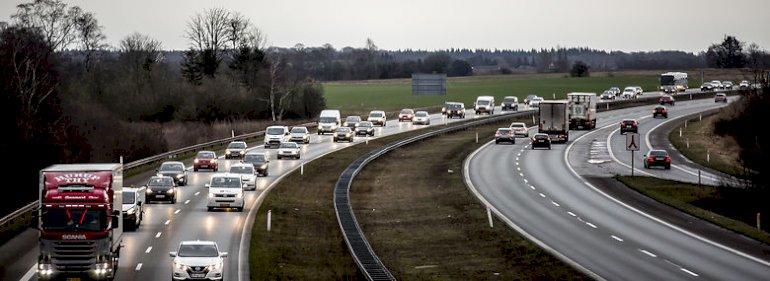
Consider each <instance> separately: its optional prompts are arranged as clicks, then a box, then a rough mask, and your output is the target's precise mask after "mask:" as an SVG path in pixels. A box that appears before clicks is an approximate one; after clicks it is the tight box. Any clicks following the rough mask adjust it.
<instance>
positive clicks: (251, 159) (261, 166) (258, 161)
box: [241, 152, 270, 177]
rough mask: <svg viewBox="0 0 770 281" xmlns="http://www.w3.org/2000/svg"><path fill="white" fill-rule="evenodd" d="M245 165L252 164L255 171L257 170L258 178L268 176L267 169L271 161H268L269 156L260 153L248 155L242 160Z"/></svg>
mask: <svg viewBox="0 0 770 281" xmlns="http://www.w3.org/2000/svg"><path fill="white" fill-rule="evenodd" d="M241 162H243V163H244V164H251V165H252V166H254V169H255V170H257V176H263V177H266V176H267V167H268V163H270V160H269V159H267V155H265V154H264V153H259V152H250V153H246V155H244V156H243V160H241Z"/></svg>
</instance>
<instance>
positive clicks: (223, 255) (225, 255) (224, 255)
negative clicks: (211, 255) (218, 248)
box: [219, 252, 227, 258]
mask: <svg viewBox="0 0 770 281" xmlns="http://www.w3.org/2000/svg"><path fill="white" fill-rule="evenodd" d="M219 256H220V257H223V258H226V257H227V252H221V253H219Z"/></svg>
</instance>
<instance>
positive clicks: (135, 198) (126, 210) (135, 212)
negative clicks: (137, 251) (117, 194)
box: [123, 187, 146, 230]
mask: <svg viewBox="0 0 770 281" xmlns="http://www.w3.org/2000/svg"><path fill="white" fill-rule="evenodd" d="M145 189H146V188H145V187H140V188H135V187H124V188H123V228H124V229H134V230H135V229H137V228H139V225H140V224H142V218H144V209H143V206H142V205H143V204H144V196H145V191H144V190H145Z"/></svg>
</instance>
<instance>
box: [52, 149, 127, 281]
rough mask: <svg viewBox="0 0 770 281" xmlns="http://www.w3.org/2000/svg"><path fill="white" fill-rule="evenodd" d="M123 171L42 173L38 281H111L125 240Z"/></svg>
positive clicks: (55, 169) (117, 167) (85, 167)
mask: <svg viewBox="0 0 770 281" xmlns="http://www.w3.org/2000/svg"><path fill="white" fill-rule="evenodd" d="M122 189H123V165H121V164H64V165H53V166H50V167H48V168H45V169H43V170H41V171H40V200H39V201H40V203H39V204H40V205H39V209H38V229H39V233H40V237H39V251H40V255H39V256H38V265H37V276H38V279H40V280H51V279H59V278H62V279H64V278H89V279H95V280H112V279H113V278H114V277H115V272H116V270H117V269H118V260H119V257H120V249H121V247H122V246H121V242H122V241H121V239H122V237H123V229H122V224H123V221H122V220H123V216H122V208H123V202H122V201H123V198H122Z"/></svg>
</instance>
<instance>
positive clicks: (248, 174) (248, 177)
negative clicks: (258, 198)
mask: <svg viewBox="0 0 770 281" xmlns="http://www.w3.org/2000/svg"><path fill="white" fill-rule="evenodd" d="M230 173H231V174H233V175H240V176H241V181H242V182H243V189H244V190H256V189H257V170H256V169H254V165H252V164H246V163H239V164H233V165H232V166H230Z"/></svg>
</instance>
